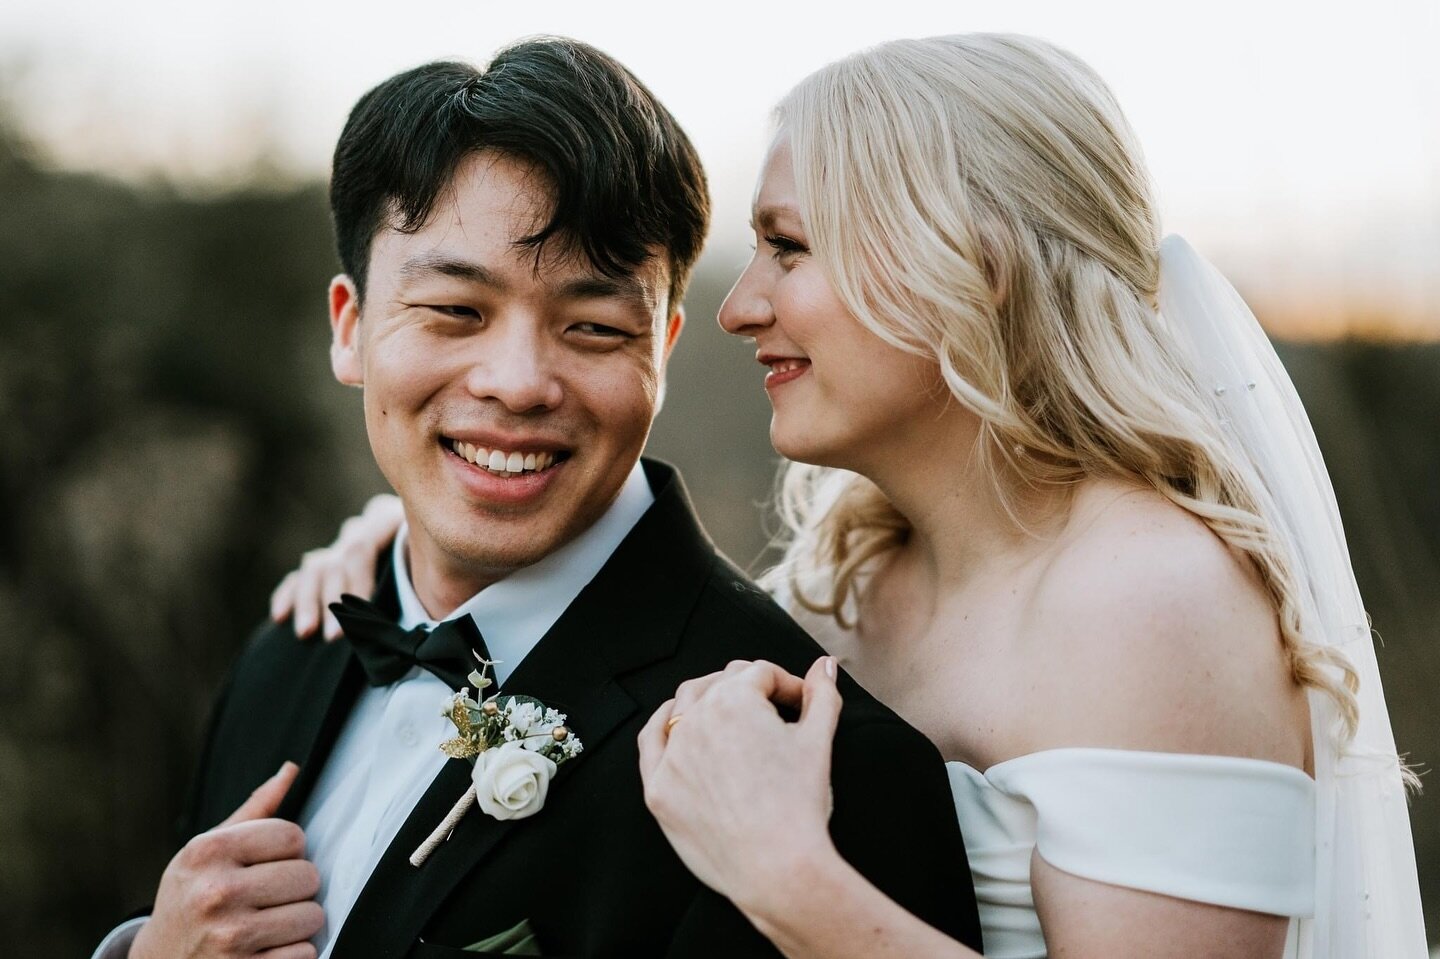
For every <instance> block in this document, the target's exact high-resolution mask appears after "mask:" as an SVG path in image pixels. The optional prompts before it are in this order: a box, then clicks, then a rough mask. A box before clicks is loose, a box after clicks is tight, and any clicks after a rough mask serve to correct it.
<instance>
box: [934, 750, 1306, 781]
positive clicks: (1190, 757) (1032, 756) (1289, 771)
mask: <svg viewBox="0 0 1440 959" xmlns="http://www.w3.org/2000/svg"><path fill="white" fill-rule="evenodd" d="M1086 756H1090V757H1092V758H1101V759H1107V758H1108V759H1114V758H1121V759H1129V760H1132V761H1135V762H1155V763H1162V764H1166V765H1171V766H1178V765H1189V766H1201V765H1206V764H1209V765H1212V766H1229V767H1230V768H1232V769H1235V768H1249V769H1255V770H1260V769H1267V768H1268V769H1273V770H1275V771H1276V772H1277V773H1278V774H1280V775H1295V776H1300V777H1301V778H1303V779H1304V780H1305V781H1306V782H1311V783H1313V782H1314V779H1313V778H1312V777H1311V776H1310V774H1309V773H1307V772H1306V771H1305V770H1303V769H1301V768H1299V767H1298V766H1291V765H1290V764H1288V763H1280V762H1275V761H1274V760H1271V759H1255V758H1254V757H1251V756H1224V755H1220V754H1216V753H1170V752H1164V751H1161V750H1153V749H1117V748H1113V747H1105V746H1054V747H1051V748H1049V749H1037V750H1035V751H1034V752H1029V753H1021V754H1020V755H1019V756H1012V757H1010V758H1009V759H1002V760H1000V761H999V762H998V763H992V764H990V765H989V766H987V767H986V768H985V769H984V770H980V769H976V768H975V767H974V766H972V765H970V764H969V763H967V762H964V761H963V760H959V759H947V760H945V765H947V766H959V767H960V768H961V769H964V770H966V771H968V772H971V773H974V774H975V775H977V776H979V777H981V778H983V779H987V780H988V779H989V778H990V776H991V774H992V773H994V772H996V771H998V770H1002V769H1009V768H1012V767H1014V766H1017V765H1022V764H1029V763H1033V762H1040V761H1047V760H1055V759H1059V760H1063V759H1066V758H1073V759H1083V758H1085V757H1086Z"/></svg>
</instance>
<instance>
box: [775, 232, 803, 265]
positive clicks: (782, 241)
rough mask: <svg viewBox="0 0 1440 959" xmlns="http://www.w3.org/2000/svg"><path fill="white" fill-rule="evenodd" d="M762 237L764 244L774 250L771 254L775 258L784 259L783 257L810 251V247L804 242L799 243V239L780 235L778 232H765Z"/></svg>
mask: <svg viewBox="0 0 1440 959" xmlns="http://www.w3.org/2000/svg"><path fill="white" fill-rule="evenodd" d="M764 239H765V245H766V246H768V247H770V249H772V250H774V251H775V252H774V254H773V256H774V257H775V258H776V259H777V260H778V259H784V258H785V257H789V256H798V255H800V254H802V253H809V252H810V248H809V247H808V246H806V245H805V244H804V243H801V242H800V241H799V240H794V239H791V238H790V237H788V236H782V235H781V234H779V233H769V234H766V235H765V237H764Z"/></svg>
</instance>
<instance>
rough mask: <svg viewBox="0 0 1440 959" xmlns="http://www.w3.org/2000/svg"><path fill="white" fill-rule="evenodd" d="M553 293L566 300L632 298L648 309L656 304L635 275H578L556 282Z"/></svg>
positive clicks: (552, 288) (631, 299)
mask: <svg viewBox="0 0 1440 959" xmlns="http://www.w3.org/2000/svg"><path fill="white" fill-rule="evenodd" d="M551 293H552V295H554V296H556V297H559V298H561V299H566V300H600V299H619V300H630V301H632V302H633V303H635V304H637V305H639V306H641V307H643V308H644V309H646V310H649V309H650V308H652V307H653V306H654V305H655V304H654V302H653V301H654V297H653V296H651V295H650V292H649V291H648V290H646V289H645V285H644V284H643V283H641V282H640V281H639V280H637V279H635V277H633V276H617V277H610V276H599V275H595V274H590V275H586V276H577V277H573V278H571V279H568V280H561V281H560V282H558V283H556V284H554V285H553V286H552V287H551Z"/></svg>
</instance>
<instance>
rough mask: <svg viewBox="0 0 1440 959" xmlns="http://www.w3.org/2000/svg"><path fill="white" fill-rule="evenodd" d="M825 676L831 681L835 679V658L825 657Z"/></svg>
mask: <svg viewBox="0 0 1440 959" xmlns="http://www.w3.org/2000/svg"><path fill="white" fill-rule="evenodd" d="M825 675H826V676H829V677H830V678H831V679H834V678H835V657H834V656H826V657H825Z"/></svg>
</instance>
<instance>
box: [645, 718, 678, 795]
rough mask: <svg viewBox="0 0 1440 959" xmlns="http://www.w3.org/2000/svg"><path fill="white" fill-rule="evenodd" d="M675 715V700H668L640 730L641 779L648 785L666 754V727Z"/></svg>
mask: <svg viewBox="0 0 1440 959" xmlns="http://www.w3.org/2000/svg"><path fill="white" fill-rule="evenodd" d="M674 714H675V700H673V699H667V700H665V701H664V702H663V703H661V704H660V708H659V709H657V710H655V712H654V714H653V715H652V716H651V717H650V721H649V722H647V723H646V724H645V727H644V728H643V729H641V730H640V736H639V737H638V739H637V742H638V743H639V746H640V779H641V780H642V781H643V782H646V783H647V784H648V783H649V781H650V780H651V776H652V774H653V773H654V772H655V768H656V767H657V766H659V765H660V757H661V756H662V755H664V753H665V740H666V737H667V736H668V735H669V731H668V730H667V729H666V727H667V726H668V725H669V723H670V717H671V716H673V715H674Z"/></svg>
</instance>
